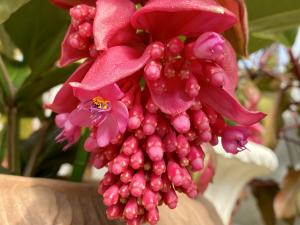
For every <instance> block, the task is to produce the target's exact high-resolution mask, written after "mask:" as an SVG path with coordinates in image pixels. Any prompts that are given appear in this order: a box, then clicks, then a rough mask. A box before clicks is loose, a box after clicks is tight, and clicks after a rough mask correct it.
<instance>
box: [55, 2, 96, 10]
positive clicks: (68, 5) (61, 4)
mask: <svg viewBox="0 0 300 225" xmlns="http://www.w3.org/2000/svg"><path fill="white" fill-rule="evenodd" d="M50 2H52V3H53V4H54V5H56V6H58V7H61V8H64V9H69V8H71V7H73V6H75V5H79V4H87V5H91V6H93V5H95V2H96V0H50Z"/></svg>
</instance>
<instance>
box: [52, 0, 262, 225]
mask: <svg viewBox="0 0 300 225" xmlns="http://www.w3.org/2000/svg"><path fill="white" fill-rule="evenodd" d="M59 1H61V0H55V3H56V4H58V5H60V6H63V7H65V6H66V1H68V0H63V1H64V2H61V4H59V3H58V2H59ZM78 2H80V3H84V2H85V0H80V1H78ZM78 2H77V3H78ZM133 2H134V3H139V5H137V6H135V5H134V3H133ZM62 3H64V4H62ZM70 4H71V5H72V3H70ZM220 12H222V13H220ZM70 15H71V18H72V23H71V25H70V27H69V31H68V33H67V34H66V37H65V40H64V42H63V44H62V57H61V59H60V63H59V65H67V64H70V63H72V62H74V61H76V60H78V59H83V58H86V59H87V60H86V61H85V62H84V63H83V64H82V65H81V66H80V67H79V68H78V69H77V70H76V71H75V72H74V73H73V75H72V76H71V77H70V78H69V79H68V80H67V81H66V83H65V84H64V85H63V87H62V89H61V91H60V92H59V93H58V94H57V97H56V99H55V100H54V102H53V104H52V105H50V106H48V107H49V108H51V109H52V110H53V111H54V112H56V113H58V116H57V119H56V122H57V125H58V127H59V128H61V129H62V130H63V131H62V132H61V133H60V135H59V136H58V138H57V140H58V141H60V142H61V141H65V140H66V141H67V142H68V144H67V146H66V148H67V147H69V146H70V145H72V144H74V142H76V141H77V140H78V138H79V133H78V132H80V130H81V128H83V127H87V128H89V130H90V135H89V137H88V138H87V139H86V141H85V145H84V147H85V149H86V150H87V151H88V152H90V153H91V163H92V164H93V165H94V166H95V167H96V168H99V169H100V168H103V167H107V168H108V172H107V173H106V174H105V176H104V178H103V179H102V180H101V182H100V184H99V193H100V194H102V195H103V202H104V204H105V205H106V206H107V207H108V208H107V210H106V214H107V217H108V218H109V219H122V220H125V221H126V222H127V224H129V225H139V224H142V223H144V222H148V223H150V224H151V225H154V224H156V223H157V222H158V220H159V211H158V207H159V206H160V205H161V204H166V205H167V206H168V207H169V208H171V209H174V208H175V207H176V206H177V202H178V197H177V194H176V193H177V192H182V193H185V194H186V195H187V196H189V197H190V198H195V197H196V196H197V195H198V193H199V192H201V193H202V192H203V191H204V189H205V188H206V186H205V185H203V186H205V188H204V187H200V190H198V187H197V185H196V184H195V183H194V181H193V180H192V173H194V172H197V171H201V170H202V169H203V167H204V159H205V153H204V151H203V150H202V145H203V144H205V143H209V144H211V145H216V144H217V143H218V142H219V140H221V142H222V145H223V147H224V150H225V151H226V152H228V153H231V154H237V153H239V152H240V151H243V150H245V149H246V147H245V145H246V143H247V138H248V137H249V132H248V127H249V126H251V125H252V124H254V123H256V122H258V121H259V120H261V119H262V118H263V117H264V114H262V113H259V112H250V111H248V110H247V109H245V108H244V107H243V106H241V105H240V103H239V102H238V101H237V100H236V98H235V97H234V91H235V88H236V86H237V80H238V77H237V65H236V56H235V53H234V50H233V49H232V47H231V46H230V44H229V42H228V41H227V40H226V39H225V38H224V37H223V36H222V35H220V33H222V32H223V31H225V30H226V29H228V28H229V27H231V26H232V25H233V24H234V23H235V22H236V17H235V16H234V15H233V14H232V13H231V12H230V11H228V10H227V9H225V8H222V6H220V5H218V3H216V2H215V1H214V0H211V1H209V2H208V1H206V0H189V1H186V0H176V1H170V0H149V1H146V0H140V1H133V0H132V1H131V0H88V1H86V4H80V5H76V4H75V5H73V7H72V8H70ZM225 118H226V119H228V120H231V121H233V122H235V123H236V126H230V125H228V124H227V123H226V120H225ZM211 167H212V166H211V165H210V167H209V169H208V170H207V171H206V172H205V173H206V175H205V177H206V180H210V179H211V176H212V174H213V168H211ZM203 184H205V182H203Z"/></svg>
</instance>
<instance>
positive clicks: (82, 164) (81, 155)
mask: <svg viewBox="0 0 300 225" xmlns="http://www.w3.org/2000/svg"><path fill="white" fill-rule="evenodd" d="M88 135H89V132H88V130H87V129H84V130H83V131H82V135H81V138H80V141H79V143H78V148H77V152H76V156H75V160H74V165H73V171H72V174H71V177H70V181H73V182H81V181H82V178H83V175H84V171H85V168H86V165H87V163H88V160H89V153H88V152H86V151H85V150H84V147H83V146H84V141H85V139H86V138H87V137H88Z"/></svg>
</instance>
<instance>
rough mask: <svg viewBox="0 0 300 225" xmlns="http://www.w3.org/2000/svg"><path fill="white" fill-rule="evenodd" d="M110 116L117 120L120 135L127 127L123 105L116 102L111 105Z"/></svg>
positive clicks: (126, 117) (126, 114) (125, 108)
mask: <svg viewBox="0 0 300 225" xmlns="http://www.w3.org/2000/svg"><path fill="white" fill-rule="evenodd" d="M111 113H112V116H114V118H115V119H116V120H117V123H118V127H119V131H120V133H124V132H125V130H126V127H127V121H128V117H129V115H128V110H127V107H126V106H125V104H124V103H122V102H120V101H117V102H113V103H112V112H111Z"/></svg>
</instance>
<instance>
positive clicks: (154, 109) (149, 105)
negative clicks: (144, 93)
mask: <svg viewBox="0 0 300 225" xmlns="http://www.w3.org/2000/svg"><path fill="white" fill-rule="evenodd" d="M146 109H147V111H148V112H149V113H156V112H157V110H158V106H157V105H156V104H155V103H154V102H153V100H152V98H149V99H148V102H147V104H146Z"/></svg>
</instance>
